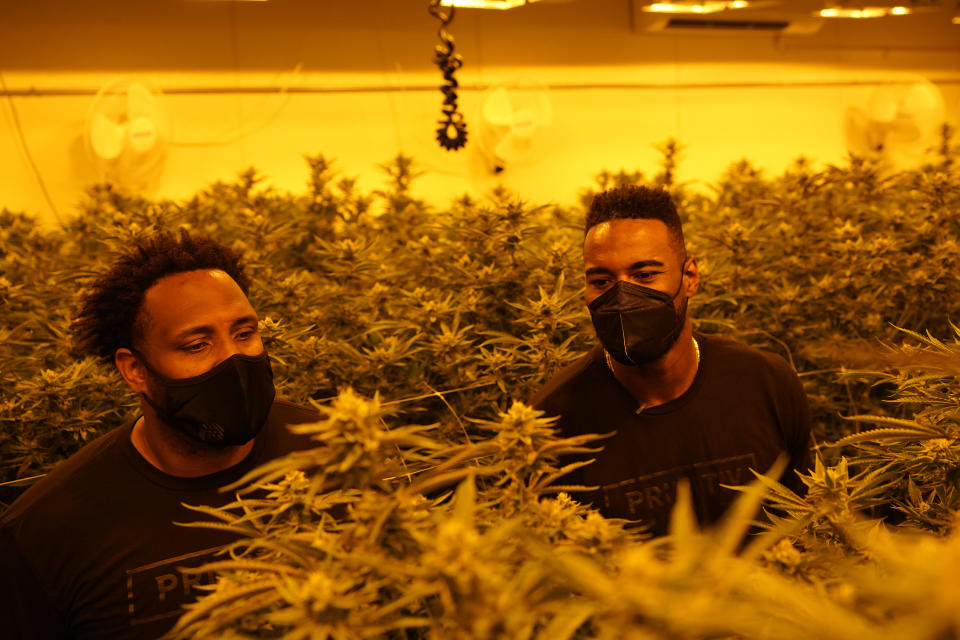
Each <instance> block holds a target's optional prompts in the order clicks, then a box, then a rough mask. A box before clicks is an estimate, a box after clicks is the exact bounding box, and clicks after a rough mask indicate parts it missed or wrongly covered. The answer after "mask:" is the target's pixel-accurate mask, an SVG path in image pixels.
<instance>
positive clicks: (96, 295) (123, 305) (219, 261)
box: [71, 229, 250, 363]
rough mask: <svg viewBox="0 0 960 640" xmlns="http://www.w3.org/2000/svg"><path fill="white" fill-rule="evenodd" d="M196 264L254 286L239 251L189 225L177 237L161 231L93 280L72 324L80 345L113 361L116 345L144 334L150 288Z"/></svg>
mask: <svg viewBox="0 0 960 640" xmlns="http://www.w3.org/2000/svg"><path fill="white" fill-rule="evenodd" d="M196 269H220V270H222V271H225V272H226V273H227V274H228V275H229V276H230V277H231V278H233V280H234V282H236V283H237V284H238V285H239V286H240V288H241V289H242V290H243V293H244V294H246V293H247V291H248V290H249V289H250V278H249V277H248V276H247V274H246V272H245V270H244V265H243V263H242V261H241V258H240V254H239V253H237V252H236V251H234V250H232V249H230V248H229V247H227V246H225V245H223V244H220V243H219V242H217V241H216V240H214V239H212V238H209V237H207V236H201V235H190V233H189V232H187V230H186V229H181V230H180V235H179V237H178V236H176V235H174V234H173V233H170V232H169V231H163V232H160V233H158V234H156V235H153V236H151V237H150V238H147V239H145V240H143V241H141V242H139V243H137V244H136V245H135V246H134V247H133V249H131V250H130V251H128V252H127V253H125V254H123V255H122V256H120V257H119V258H118V259H117V260H116V261H115V262H114V263H113V265H112V266H111V267H110V270H109V271H107V272H106V273H104V274H102V275H101V276H100V277H98V278H97V279H96V281H94V283H93V286H92V290H91V291H90V292H89V293H88V294H87V295H86V296H84V299H83V301H82V306H81V309H80V313H79V314H77V317H76V318H75V319H74V321H73V323H72V325H71V329H72V331H73V335H74V337H75V339H76V341H77V348H78V350H79V351H80V352H81V353H82V354H85V355H91V356H94V357H97V358H100V359H101V360H103V361H105V362H108V363H112V362H113V357H114V354H115V353H116V351H117V349H120V348H121V347H126V348H129V347H132V346H134V344H135V343H137V342H139V341H140V338H141V337H142V335H143V322H144V318H142V317H140V316H141V314H140V307H141V306H142V305H143V298H144V295H145V294H146V292H147V289H149V288H150V287H151V286H153V284H154V283H155V282H156V281H157V280H159V279H160V278H162V277H164V276H168V275H171V274H174V273H181V272H183V271H194V270H196Z"/></svg>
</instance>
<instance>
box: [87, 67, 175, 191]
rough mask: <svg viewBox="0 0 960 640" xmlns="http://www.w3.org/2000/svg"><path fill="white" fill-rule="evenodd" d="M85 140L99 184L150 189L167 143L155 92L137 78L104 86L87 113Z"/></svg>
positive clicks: (167, 125) (157, 177)
mask: <svg viewBox="0 0 960 640" xmlns="http://www.w3.org/2000/svg"><path fill="white" fill-rule="evenodd" d="M84 142H85V146H86V149H87V155H88V158H89V159H90V162H91V163H92V164H93V167H94V171H95V172H96V175H97V178H98V179H99V180H100V181H102V182H110V183H112V184H116V185H120V186H123V187H124V188H126V189H128V190H130V191H133V192H137V193H144V192H149V191H152V190H153V189H154V188H155V187H156V186H157V184H158V182H159V180H160V177H161V175H162V174H163V167H164V163H165V160H166V157H167V151H168V148H169V145H170V122H169V120H168V118H167V116H166V114H165V113H164V111H163V108H162V105H161V102H160V93H159V91H157V90H156V89H154V88H152V87H151V86H150V85H149V84H147V83H146V82H144V81H140V80H129V79H117V80H113V81H111V82H109V83H107V84H106V85H104V86H103V87H102V88H101V89H100V91H99V92H97V95H96V97H95V98H94V99H93V102H92V103H91V105H90V109H89V111H88V112H87V120H86V126H85V130H84Z"/></svg>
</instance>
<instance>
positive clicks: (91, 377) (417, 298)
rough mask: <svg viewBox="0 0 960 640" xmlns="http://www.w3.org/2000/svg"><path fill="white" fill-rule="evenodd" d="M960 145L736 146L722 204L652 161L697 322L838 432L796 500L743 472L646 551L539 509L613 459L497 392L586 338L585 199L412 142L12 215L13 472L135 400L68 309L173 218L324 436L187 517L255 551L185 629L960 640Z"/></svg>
mask: <svg viewBox="0 0 960 640" xmlns="http://www.w3.org/2000/svg"><path fill="white" fill-rule="evenodd" d="M951 135H952V132H951V131H950V130H949V129H946V130H945V132H944V141H943V144H942V145H940V147H939V148H938V149H936V150H935V156H934V157H933V159H932V160H931V162H930V163H929V164H928V165H927V166H925V167H923V168H922V169H920V170H917V171H911V172H905V173H898V174H887V173H885V172H883V171H882V170H881V168H880V167H879V166H877V165H874V164H871V163H869V162H866V161H863V160H860V159H856V158H853V159H851V161H850V163H849V164H848V165H847V166H830V167H826V168H825V169H822V170H815V169H814V168H813V167H812V166H811V164H810V163H808V162H807V161H805V160H802V159H801V160H798V161H797V162H796V163H795V165H794V166H792V167H791V168H790V169H788V170H787V171H786V172H785V173H784V174H783V175H781V176H777V177H774V178H767V177H765V176H764V175H763V173H762V172H761V171H759V170H757V169H755V168H753V167H751V166H750V165H749V163H747V162H745V161H744V162H740V163H736V164H734V165H732V166H731V167H730V169H729V170H728V172H727V174H726V175H725V176H724V177H723V178H722V179H721V180H720V181H719V183H718V184H716V185H714V186H713V187H712V192H710V193H701V192H698V191H697V190H696V189H695V188H694V187H692V186H691V185H687V184H679V183H677V181H676V168H677V163H678V161H679V160H680V152H681V148H680V146H679V145H678V144H677V143H676V142H675V141H672V140H671V141H667V142H666V143H664V144H663V145H662V146H661V148H660V149H661V152H662V154H663V157H664V160H663V165H662V167H661V168H660V170H659V171H658V172H656V173H655V174H654V175H653V177H652V178H651V181H652V182H653V183H656V184H660V185H663V186H665V187H667V188H669V189H670V190H671V192H672V193H673V194H674V196H675V198H676V199H677V201H678V202H679V203H680V205H681V209H682V211H683V215H684V222H685V231H686V236H687V243H688V251H689V252H690V253H691V254H693V255H696V256H697V257H698V260H699V264H700V267H701V272H702V274H703V286H702V289H701V292H700V293H699V294H698V295H697V296H696V297H695V298H694V299H693V301H692V303H691V310H692V315H693V317H694V319H695V323H696V326H697V328H698V330H700V331H705V332H724V333H729V334H731V335H732V336H733V337H735V338H738V339H741V340H744V341H748V342H752V343H754V344H757V345H760V346H763V347H766V348H768V349H771V350H773V351H776V352H778V353H781V354H783V355H784V356H786V357H788V358H789V359H790V360H791V362H793V363H794V364H795V366H796V367H797V369H798V371H799V372H800V375H801V376H802V378H803V380H804V382H805V384H806V386H807V391H808V394H809V396H810V399H811V404H812V407H813V410H814V416H815V419H816V424H815V437H816V439H817V441H818V443H823V445H824V446H821V447H820V448H819V452H820V454H821V456H820V458H819V459H818V462H817V466H816V467H815V468H814V469H813V470H811V471H810V472H809V473H808V474H806V475H804V476H803V478H802V479H803V481H804V483H805V484H806V486H807V487H808V490H807V492H806V494H805V495H804V496H802V497H801V496H797V495H795V494H793V493H791V492H790V491H789V490H788V489H786V488H785V487H784V486H782V485H780V484H778V483H776V482H775V481H773V480H771V479H769V478H766V477H759V478H758V479H757V481H756V483H755V484H754V485H753V486H752V487H751V488H744V497H743V499H742V501H741V502H740V503H738V506H737V507H736V508H735V509H733V510H732V511H731V513H730V516H729V517H728V518H727V519H726V520H725V521H724V522H722V523H720V524H719V525H717V526H716V527H714V528H712V529H710V530H707V531H699V530H698V529H697V528H696V527H695V526H694V524H693V522H694V520H693V516H692V514H691V511H690V508H689V504H688V503H687V502H686V501H685V499H683V498H681V499H680V500H679V504H678V508H677V511H676V512H675V514H674V521H673V525H672V534H673V535H672V537H670V538H668V539H664V540H653V541H648V540H643V539H641V536H640V535H639V534H638V533H637V532H636V531H634V530H627V529H624V527H623V523H621V522H615V521H608V520H604V519H603V518H601V517H600V516H599V515H597V514H596V513H593V512H589V511H588V510H585V509H584V508H583V507H582V506H580V505H579V504H577V503H576V502H575V500H573V499H572V498H570V497H569V495H568V493H560V494H559V495H553V493H554V492H557V491H560V490H561V489H565V490H566V491H568V492H569V494H570V495H573V496H575V495H576V489H577V488H576V487H552V488H548V487H549V485H550V484H551V482H553V481H554V480H556V479H557V478H559V477H560V476H561V475H562V474H563V471H564V469H562V468H561V467H560V466H559V465H560V464H561V462H559V456H560V455H561V454H562V453H565V452H567V453H569V452H572V451H583V450H584V449H585V448H587V447H591V446H599V445H601V444H602V442H596V443H592V442H588V441H587V440H584V439H578V440H560V439H558V438H557V437H556V436H555V435H554V434H553V432H552V428H551V426H550V423H549V421H546V420H544V419H543V418H542V417H540V416H538V415H536V413H535V412H533V411H532V410H531V409H529V408H528V407H526V406H524V405H522V404H517V403H515V402H514V401H515V400H524V399H529V398H530V397H531V396H532V395H533V393H534V391H535V390H536V389H537V388H538V387H539V386H540V385H542V384H543V383H544V382H545V381H546V379H547V378H549V377H550V376H551V375H552V374H553V373H554V372H556V371H557V370H558V369H559V368H560V367H561V366H562V365H563V364H565V363H567V362H570V361H572V360H573V359H574V358H576V357H577V355H578V354H580V353H582V352H583V351H584V350H585V349H586V348H587V347H588V346H589V345H590V344H591V343H592V342H593V337H592V331H591V329H590V327H589V320H588V318H587V316H586V313H585V309H584V308H583V304H582V300H581V295H582V289H581V282H582V273H581V271H582V264H581V262H580V261H581V257H580V250H579V247H580V243H581V241H582V228H581V226H580V222H579V221H580V220H581V216H582V211H580V210H576V209H575V210H571V211H567V210H564V209H560V208H552V207H538V206H531V205H529V204H527V203H524V202H523V201H522V200H520V199H519V198H518V197H517V196H516V195H514V194H511V193H508V192H506V191H504V190H496V191H494V192H493V193H491V194H489V195H488V196H487V197H485V198H484V199H483V200H476V199H473V198H471V197H467V196H464V197H462V198H460V199H458V200H457V201H455V202H453V203H451V205H450V206H449V207H447V208H445V209H435V208H434V207H431V206H429V205H427V204H426V203H425V202H423V201H421V200H419V199H417V198H416V197H415V195H414V193H413V189H412V186H411V185H412V183H413V181H414V179H415V178H416V176H417V175H418V171H417V169H416V166H415V165H414V164H413V162H412V160H411V159H409V158H405V157H398V158H396V159H395V160H394V161H393V162H392V163H389V164H387V165H385V166H384V170H385V173H386V175H387V185H386V186H385V188H383V189H382V190H378V191H375V192H373V193H370V194H366V193H360V191H359V190H358V189H357V187H356V183H355V181H353V180H352V179H349V178H342V177H338V175H337V172H336V170H335V169H334V167H333V166H332V164H331V162H330V161H328V160H327V159H325V158H323V157H322V156H316V157H312V158H308V159H307V162H308V166H309V175H308V182H307V186H306V191H305V193H303V194H289V193H282V192H278V191H277V190H275V189H273V188H271V187H269V186H266V185H264V184H263V183H262V180H261V178H260V177H259V176H257V174H256V173H255V172H254V171H253V170H250V171H247V172H244V173H243V174H241V175H240V176H239V177H238V179H237V180H235V181H234V182H229V183H228V182H221V183H216V184H214V185H212V186H211V187H210V188H209V189H207V190H204V191H203V192H201V193H199V194H197V195H196V196H195V197H193V198H191V199H189V200H187V201H184V202H171V201H157V202H154V201H149V200H145V199H141V198H135V197H130V196H127V195H124V194H122V193H119V192H117V191H115V190H113V189H112V188H110V187H109V186H100V187H96V188H94V189H91V191H90V192H89V194H88V197H87V199H86V200H85V201H84V202H83V203H82V205H81V209H82V214H81V215H80V216H78V217H76V218H75V219H73V220H71V221H70V222H69V223H67V224H66V225H65V226H64V227H63V228H62V229H58V230H55V231H43V230H40V229H39V228H38V227H36V225H35V224H34V223H33V221H32V220H31V219H30V218H28V217H26V216H23V215H20V214H15V213H11V212H8V211H2V212H0V304H2V305H3V310H4V314H3V318H2V320H0V389H2V396H0V483H2V482H4V481H8V482H9V481H14V482H15V483H18V484H21V485H22V484H26V483H27V482H29V478H30V477H32V476H34V475H37V474H39V473H43V472H44V471H46V470H47V469H49V468H50V467H51V466H52V465H53V464H55V463H56V462H57V461H59V460H60V459H62V458H64V457H66V456H67V455H69V454H70V453H72V452H73V451H75V450H76V449H77V448H79V447H80V446H82V445H83V444H84V443H85V442H88V441H89V440H90V439H92V438H93V437H95V436H96V435H97V434H99V433H101V432H103V431H105V430H107V429H110V428H112V427H114V426H117V425H118V424H119V423H120V422H121V421H122V420H123V419H125V418H127V417H129V416H130V415H131V414H132V412H133V411H134V410H135V404H136V403H135V399H133V398H132V397H130V396H129V394H127V393H126V391H125V389H124V387H123V385H122V382H121V380H120V379H119V376H117V374H116V373H115V372H114V371H113V370H112V367H110V366H109V364H104V363H100V362H96V361H94V360H92V359H84V358H79V357H77V354H76V353H74V352H73V351H72V348H73V347H72V342H71V338H70V335H69V329H68V328H69V323H70V320H71V318H72V315H73V314H74V313H75V311H76V309H77V307H78V304H79V300H80V297H81V296H82V294H83V292H84V291H85V287H88V286H89V284H90V282H91V281H92V279H93V278H94V277H95V276H96V275H97V274H98V273H99V272H101V271H102V270H103V269H104V268H105V267H106V265H107V264H108V263H110V262H111V261H112V260H113V258H114V257H115V256H116V255H118V254H119V253H121V252H122V251H124V250H125V249H126V248H127V247H129V245H130V243H131V241H133V240H135V239H137V238H140V237H143V236H145V235H148V234H150V233H152V232H154V231H155V230H157V229H161V228H163V229H176V228H178V227H186V228H190V229H194V230H200V231H203V232H206V233H209V234H211V235H214V236H215V237H217V238H219V239H221V240H222V241H224V242H226V243H227V244H230V245H231V246H233V247H235V248H237V249H239V250H242V251H243V252H244V255H245V257H246V260H247V263H248V267H249V269H250V272H251V275H252V277H253V281H254V287H253V290H252V291H251V300H252V302H253V304H254V306H255V308H257V310H258V311H259V313H260V315H261V330H262V333H263V335H264V340H265V341H266V343H267V345H268V349H269V351H270V353H271V355H272V356H273V359H274V362H275V364H274V370H275V372H276V379H277V383H278V386H279V391H280V393H281V394H282V395H284V396H286V397H289V398H291V399H293V400H296V401H300V402H311V401H312V402H314V403H315V404H317V406H319V407H320V409H321V413H322V419H321V421H320V422H318V423H316V424H313V425H303V426H301V427H298V428H299V429H303V430H305V431H306V432H308V433H311V434H312V435H313V437H314V438H315V439H316V440H317V444H318V447H317V448H316V449H313V450H310V451H304V452H298V453H295V454H291V455H290V456H287V457H285V458H283V459H281V460H277V461H274V462H273V463H271V464H269V465H267V466H265V467H261V468H260V469H258V470H256V471H254V472H253V473H252V474H251V475H250V476H248V477H247V478H245V479H244V480H243V481H241V483H240V484H238V485H237V486H236V487H234V488H233V490H234V491H236V492H237V500H236V502H234V503H233V504H231V505H228V506H227V507H226V508H224V509H221V510H213V509H209V508H203V507H198V508H197V511H198V518H200V519H201V520H202V521H201V522H199V523H194V524H193V525H191V526H218V527H225V528H229V529H231V530H234V531H236V532H238V533H239V534H240V535H241V536H242V539H241V540H240V541H239V542H238V543H237V544H236V545H234V546H233V548H231V549H230V551H229V553H227V554H225V556H224V558H223V560H222V561H221V562H219V563H217V564H215V565H213V566H212V567H207V568H205V569H202V570H211V569H213V570H217V571H218V572H219V573H220V576H221V579H220V581H219V582H218V583H217V585H216V587H215V589H214V591H213V593H212V594H211V596H210V597H209V598H207V599H204V600H202V601H201V602H200V603H198V604H197V606H196V607H195V608H194V609H193V610H192V611H191V612H190V613H189V614H188V615H187V616H186V617H184V619H183V620H182V621H181V623H180V626H179V627H178V632H177V633H178V634H180V635H181V636H182V637H198V638H202V637H218V638H220V637H287V638H306V637H343V638H354V637H380V636H386V637H395V638H410V637H442V638H448V637H454V638H459V637H462V638H468V637H469V638H485V637H489V638H493V637H498V638H499V637H518V638H700V637H731V636H733V637H746V638H810V637H824V638H831V637H838V638H839V637H843V638H849V637H879V636H883V637H891V638H931V639H932V638H940V637H953V636H955V635H958V634H960V627H958V626H957V622H956V616H955V611H956V605H957V602H956V593H960V589H957V588H956V587H957V585H955V584H954V583H955V581H956V578H955V577H954V575H953V574H954V573H955V572H953V571H952V566H953V564H952V563H953V562H955V561H956V560H957V559H958V558H957V556H958V554H960V541H958V540H957V534H956V533H953V530H954V527H953V523H954V521H955V517H956V513H957V510H958V508H960V505H958V502H957V501H958V500H960V495H958V492H957V482H958V477H960V476H958V460H960V450H958V444H957V442H958V441H960V438H958V432H957V425H958V422H960V420H958V403H960V400H958V398H960V389H958V378H957V370H958V367H957V364H956V363H957V361H958V360H957V358H958V355H960V342H958V338H957V334H956V333H955V328H954V327H953V326H952V325H951V324H950V321H949V319H950V318H956V317H958V315H960V314H958V313H957V308H956V307H957V305H958V304H960V302H958V301H960V295H958V294H960V290H958V289H960V285H958V282H960V281H958V279H957V277H956V275H955V274H956V271H957V267H958V266H960V245H958V243H957V240H956V239H957V237H958V235H960V234H958V231H960V229H958V228H957V225H958V222H957V216H956V213H957V210H958V199H960V188H958V184H957V174H956V172H955V165H954V163H955V160H954V159H955V157H956V149H955V145H954V143H953V142H952V140H951ZM644 180H645V178H644V176H643V174H642V173H641V172H638V171H620V172H618V173H611V172H603V173H602V174H600V175H599V176H598V180H597V182H598V186H599V187H600V188H606V187H609V186H612V185H614V184H629V183H637V182H642V181H644ZM592 193H593V192H592V191H591V190H589V189H587V190H584V192H583V202H584V203H586V202H587V201H588V199H589V198H590V197H591V194H592ZM897 327H908V328H909V329H910V330H909V331H904V330H898V329H897ZM928 332H929V333H928ZM944 335H950V336H952V338H951V341H949V342H947V341H941V340H938V339H937V338H935V337H934V336H944ZM880 341H884V342H886V343H888V344H897V345H899V346H897V347H893V348H889V349H883V348H881V347H880ZM826 443H832V445H834V446H826ZM763 491H766V493H767V497H766V498H765V499H764V500H765V503H764V504H765V506H764V508H765V510H766V511H767V516H766V517H765V519H764V523H765V525H764V526H765V528H766V531H765V532H764V533H762V534H756V533H755V531H756V528H755V527H754V526H753V525H752V524H751V523H752V519H753V517H754V514H755V512H756V507H757V505H758V504H759V502H760V500H761V494H762V493H763ZM680 495H681V496H683V495H684V494H683V492H681V494H680ZM6 500H8V497H7V495H6V494H2V495H0V501H6Z"/></svg>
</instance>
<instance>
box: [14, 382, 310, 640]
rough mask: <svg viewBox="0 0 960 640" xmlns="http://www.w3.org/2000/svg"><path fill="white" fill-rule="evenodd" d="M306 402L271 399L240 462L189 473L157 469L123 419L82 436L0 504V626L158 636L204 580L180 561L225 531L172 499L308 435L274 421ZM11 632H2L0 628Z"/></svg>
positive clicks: (229, 538)
mask: <svg viewBox="0 0 960 640" xmlns="http://www.w3.org/2000/svg"><path fill="white" fill-rule="evenodd" d="M318 417H319V414H318V413H317V411H316V410H314V409H307V408H304V407H300V406H298V405H295V404H292V403H289V402H286V401H283V400H277V401H275V402H274V405H273V408H272V409H271V412H270V417H269V418H268V420H267V424H266V425H265V426H264V428H263V430H262V431H261V433H260V434H259V435H258V436H257V438H256V441H255V444H254V447H253V450H252V451H251V452H250V454H249V455H248V456H247V457H246V458H245V459H244V460H243V461H242V462H241V463H239V464H237V465H235V466H233V467H231V468H229V469H226V470H224V471H221V472H218V473H214V474H211V475H207V476H202V477H198V478H179V477H174V476H170V475H167V474H165V473H163V472H161V471H159V470H158V469H156V468H155V467H153V466H152V465H151V464H150V463H149V462H147V460H146V459H144V458H143V457H142V456H141V455H140V453H139V452H137V450H136V448H135V447H134V446H133V443H132V442H131V441H130V434H131V431H132V429H133V424H134V421H130V422H128V423H126V424H125V425H123V426H121V427H118V428H117V429H114V430H112V431H110V432H109V433H106V434H104V435H103V436H101V437H99V438H97V439H96V440H94V441H93V442H91V443H90V444H88V445H86V446H84V447H83V448H82V449H81V450H80V451H78V452H77V453H76V454H74V455H73V456H71V457H70V458H68V459H67V460H65V461H63V462H61V463H60V464H59V465H58V466H57V467H55V468H54V470H53V471H52V472H50V474H49V475H47V476H46V477H45V478H43V479H42V480H40V481H39V482H38V483H37V484H36V485H34V486H33V487H31V488H30V489H28V490H27V491H26V492H25V493H24V494H23V495H22V496H21V497H20V498H19V499H17V500H16V501H15V502H14V503H13V504H12V505H11V506H10V508H9V509H7V510H6V511H5V512H4V513H3V514H2V515H0V620H2V623H0V628H2V629H3V631H2V633H3V634H4V636H5V637H11V638H23V639H27V638H31V639H32V638H77V639H92V638H110V639H144V638H158V637H160V636H162V635H163V634H164V633H166V631H168V630H169V629H170V628H171V627H172V626H173V624H174V623H175V622H176V621H177V619H178V617H179V616H180V615H181V614H182V613H183V610H182V607H183V605H184V604H186V603H189V602H193V601H194V600H196V598H197V597H198V596H199V595H202V594H203V592H202V591H200V590H198V589H197V587H198V586H199V585H202V584H208V583H210V582H212V576H210V575H204V574H199V575H194V574H189V573H185V572H184V571H183V569H185V568H188V567H196V566H198V565H200V564H203V563H205V562H208V561H210V560H212V559H214V554H215V552H216V551H217V550H218V549H220V548H222V547H223V546H225V545H227V544H229V543H231V542H233V541H235V540H236V538H237V536H236V534H232V533H229V532H224V531H217V530H212V529H206V528H192V527H191V528H187V527H181V526H178V525H175V524H174V522H175V521H176V522H195V521H198V520H209V519H208V518H206V517H204V516H203V515H202V514H198V513H196V512H194V511H190V510H188V509H187V508H185V507H184V506H183V505H182V503H186V504H193V505H209V506H221V505H224V504H226V503H228V502H230V501H232V500H233V499H235V496H234V495H232V494H230V493H222V492H219V491H218V489H219V488H220V487H222V486H224V485H227V484H230V483H232V482H234V481H236V480H238V479H240V478H241V477H242V476H243V475H244V474H245V473H247V472H248V471H250V470H251V469H253V468H254V467H256V466H259V465H260V464H262V463H264V462H267V461H268V460H271V459H273V458H276V457H278V456H280V455H283V454H285V453H288V452H290V451H294V450H298V449H305V448H310V447H313V446H317V443H315V442H313V441H312V440H310V439H309V437H308V436H306V435H298V434H293V433H291V432H290V431H289V430H288V429H286V427H285V425H288V424H296V423H303V422H313V421H316V420H317V419H318ZM8 633H10V634H11V635H10V636H6V634H8Z"/></svg>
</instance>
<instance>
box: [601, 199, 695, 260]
mask: <svg viewBox="0 0 960 640" xmlns="http://www.w3.org/2000/svg"><path fill="white" fill-rule="evenodd" d="M623 218H628V219H643V220H660V221H661V222H663V223H664V224H665V225H667V229H668V230H669V231H670V235H672V236H673V239H674V242H675V243H676V247H677V249H678V250H679V251H680V254H681V255H685V254H686V245H685V243H684V241H683V227H682V226H681V224H680V215H679V214H678V213H677V206H676V205H675V204H674V203H673V198H671V197H670V193H669V192H667V190H666V189H660V188H655V189H651V188H650V187H644V186H637V185H632V184H628V185H622V186H619V187H614V188H612V189H607V190H606V191H602V192H600V193H598V194H597V195H595V196H594V197H593V201H592V202H591V203H590V208H589V209H587V219H586V224H585V225H584V229H583V230H584V233H586V232H587V231H590V228H591V227H593V226H595V225H598V224H600V223H601V222H608V221H610V220H619V219H623Z"/></svg>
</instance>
